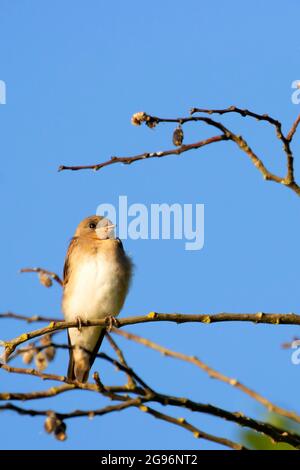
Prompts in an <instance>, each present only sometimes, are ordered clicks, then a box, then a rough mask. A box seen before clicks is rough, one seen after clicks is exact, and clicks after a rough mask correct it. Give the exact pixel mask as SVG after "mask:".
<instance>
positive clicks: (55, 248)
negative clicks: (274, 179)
mask: <svg viewBox="0 0 300 470" xmlns="http://www.w3.org/2000/svg"><path fill="white" fill-rule="evenodd" d="M0 9H1V14H0V79H1V80H4V81H5V82H6V86H7V104H6V105H0V128H1V139H0V152H1V166H0V188H1V195H2V197H1V203H0V204H1V228H2V229H1V244H0V258H1V268H0V282H1V286H2V289H1V307H0V308H1V311H3V312H4V311H7V310H11V311H14V312H18V313H23V314H28V315H32V314H41V315H53V316H56V317H57V318H61V311H60V296H61V293H60V290H59V288H58V287H56V286H54V287H53V288H52V289H50V290H47V289H45V288H43V287H42V286H41V285H39V283H38V280H37V279H36V278H35V277H34V276H32V275H19V274H18V270H19V269H20V268H21V267H24V266H43V267H46V268H48V269H51V270H53V271H57V272H59V273H61V272H62V267H63V260H64V256H65V252H66V248H67V245H68V241H69V239H70V237H71V236H72V234H73V231H74V230H75V227H76V225H77V224H78V222H79V221H80V220H81V219H82V218H84V217H85V216H87V215H90V214H92V213H94V212H95V211H96V208H97V206H98V205H99V204H101V203H103V202H108V203H112V204H117V201H118V197H119V195H126V196H127V197H128V201H129V203H130V204H131V203H135V202H138V203H142V204H146V205H147V206H148V205H149V204H151V203H162V202H166V203H169V204H172V203H174V202H179V203H181V204H184V203H192V204H196V203H202V204H205V245H204V248H203V249H202V250H201V251H194V252H192V251H190V252H189V251H185V250H184V245H183V242H182V241H178V240H174V241H172V240H171V241H165V240H158V241H151V240H138V241H134V240H127V241H126V242H125V247H126V249H127V250H128V252H129V253H130V254H131V255H132V257H133V260H134V262H135V265H136V270H135V277H134V282H133V286H132V289H131V292H130V295H129V296H128V299H127V302H126V305H125V307H124V309H123V312H122V316H129V315H134V314H146V313H148V312H149V311H151V310H156V311H161V312H183V313H202V312H204V313H208V312H211V313H213V312H218V311H231V312H237V313H238V312H256V311H270V312H289V311H296V312H299V302H300V298H299V270H298V266H299V261H300V256H299V249H298V247H299V236H300V222H299V210H300V202H299V200H298V198H297V196H296V195H295V194H294V193H292V192H290V191H288V190H287V189H285V188H283V187H280V186H279V185H275V184H273V183H266V182H264V181H263V179H262V178H261V176H260V174H259V173H258V172H257V171H256V170H255V168H254V167H253V166H252V165H251V163H250V162H249V160H248V159H247V158H246V156H245V155H243V154H242V153H240V152H239V150H238V149H236V148H235V147H234V146H233V144H231V143H227V142H225V143H221V144H217V145H215V146H209V147H206V148H205V149H201V150H199V151H194V152H190V153H187V154H185V155H184V156H181V157H169V158H165V159H162V160H151V161H150V160H149V161H144V162H139V163H136V164H134V165H131V166H122V165H114V166H112V167H110V168H106V169H104V170H103V171H100V172H99V173H93V172H76V173H75V172H74V173H71V172H70V173H69V172H62V173H58V172H57V167H58V166H59V165H60V164H89V163H96V162H101V161H104V160H106V159H107V158H109V157H110V156H111V155H135V154H137V153H140V152H143V151H146V150H147V151H154V150H162V149H167V148H170V147H171V146H172V143H171V138H172V131H173V127H172V126H166V125H162V126H159V127H158V128H156V129H154V130H151V129H148V128H146V127H145V128H144V127H143V128H137V127H133V126H132V125H131V124H130V117H131V115H132V114H133V113H134V112H136V111H141V110H143V111H146V112H148V113H150V114H151V113H152V114H154V115H159V116H164V117H175V116H182V115H187V114H188V110H189V108H191V107H193V106H197V107H211V108H214V107H218V108H222V107H227V106H229V105H232V104H235V105H237V106H241V107H248V108H250V109H253V110H255V111H257V112H262V113H266V112H267V113H269V114H271V115H274V116H275V117H278V118H279V119H281V120H282V122H283V123H284V129H288V128H289V127H290V125H291V123H292V122H293V120H294V119H295V117H296V116H297V113H299V112H300V108H299V106H297V105H295V104H292V101H291V93H292V89H291V83H292V82H293V81H294V80H297V79H299V78H300V77H299V53H300V42H299V37H298V36H299V35H298V30H299V27H298V26H299V24H298V23H299V20H298V19H299V13H300V5H299V2H297V1H296V0H290V1H289V2H288V3H287V4H285V5H284V6H283V4H282V2H280V1H278V0H274V1H272V3H271V2H259V1H257V0H255V1H253V2H251V3H248V4H245V3H244V4H243V5H241V2H238V1H235V0H228V1H227V2H226V3H224V2H221V1H219V2H211V3H210V4H209V3H207V2H199V1H192V0H188V1H186V2H185V3H184V4H183V3H179V2H177V3H176V2H171V1H168V0H165V1H164V2H161V1H158V0H153V1H152V2H148V3H141V2H138V1H130V2H121V1H118V2H116V1H113V2H109V3H108V2H104V1H95V0H90V1H89V2H83V1H75V2H74V1H72V2H71V1H69V0H65V1H64V2H59V1H57V0H53V1H51V2H49V1H48V2H39V1H33V0H28V1H27V2H22V1H20V0H14V1H9V0H0ZM224 122H225V123H227V125H228V126H229V125H231V127H232V128H233V130H236V132H238V133H243V134H244V135H245V137H246V138H247V140H248V141H249V144H250V145H252V146H253V147H254V148H255V149H256V150H257V152H258V153H259V154H260V155H262V156H263V158H264V161H265V162H266V163H267V164H268V165H269V166H270V168H272V169H273V170H274V171H279V172H280V171H281V172H283V171H284V157H283V154H282V152H281V147H280V144H279V142H278V141H277V139H275V138H274V135H273V130H272V129H269V128H268V126H267V125H265V124H263V123H260V122H255V121H254V122H251V121H246V120H242V119H239V118H235V117H226V119H224ZM210 135H212V131H211V130H210V129H206V128H205V126H203V125H199V126H197V127H196V126H190V127H188V128H187V129H186V142H192V141H195V140H199V139H200V138H205V137H207V136H210ZM293 148H294V150H295V155H296V170H297V167H298V164H297V150H298V148H299V140H298V139H297V138H296V139H295V142H294V144H293ZM25 328H26V329H27V330H30V329H31V327H30V326H25ZM128 330H132V331H134V332H137V333H139V334H142V335H144V336H146V337H148V338H151V339H153V340H155V341H158V342H160V343H163V344H164V345H165V346H167V347H170V348H174V349H175V350H178V351H183V352H187V353H189V354H192V355H197V356H199V357H200V358H201V359H203V360H205V361H207V363H208V364H210V365H211V366H213V367H215V368H217V369H218V370H220V371H222V372H224V373H226V374H228V375H230V376H233V377H236V378H238V379H240V380H241V381H243V382H245V383H246V384H248V385H249V386H251V387H252V388H254V389H256V390H257V391H259V392H261V393H262V394H265V395H266V396H267V397H268V398H269V399H271V400H273V401H274V402H276V403H278V404H280V405H282V406H286V407H288V408H291V409H296V410H297V409H298V411H300V410H299V374H300V368H299V367H296V366H294V365H292V364H291V361H290V352H287V351H283V350H282V349H281V343H282V342H284V341H288V340H290V339H292V337H293V336H294V335H297V334H298V331H297V330H296V329H295V328H294V327H287V326H280V327H276V326H264V325H252V324H249V325H248V324H238V323H232V324H225V323H223V324H222V323H220V324H214V325H198V324H190V325H182V326H175V325H172V324H170V325H169V324H155V325H154V324H149V325H146V326H143V325H141V326H139V327H132V328H130V329H129V328H128ZM22 331H24V324H21V323H20V324H19V323H17V322H13V321H5V320H1V334H0V336H1V338H5V339H8V338H10V337H13V336H16V335H17V334H18V333H21V332H22ZM64 335H65V333H62V334H61V338H60V340H61V341H63V340H64V337H65V336H64ZM120 344H122V346H124V351H125V352H126V353H127V356H128V359H129V362H130V363H131V365H132V366H133V367H135V368H136V370H137V371H138V372H139V373H140V374H142V375H143V376H144V378H145V379H146V380H148V381H149V382H150V383H151V384H152V385H153V386H154V387H156V388H157V389H158V390H160V391H162V392H165V393H173V394H177V395H184V396H189V397H191V398H193V399H195V400H198V401H202V402H204V403H212V404H216V405H219V406H222V407H224V408H227V409H229V410H233V411H236V410H243V411H244V412H245V413H248V414H249V415H251V416H255V417H261V416H262V413H263V412H264V410H263V409H261V408H260V407H259V406H258V405H257V404H256V403H255V402H253V401H252V400H251V399H250V398H247V397H246V396H244V395H243V394H241V393H240V392H238V391H236V390H233V389H231V388H230V387H228V386H226V385H224V384H221V383H218V382H216V381H212V380H209V379H208V378H207V376H206V375H205V374H204V373H202V372H201V371H198V370H197V369H194V368H193V367H192V366H189V365H186V364H183V363H177V362H175V361H173V360H172V359H167V358H161V357H160V356H158V355H157V354H156V353H154V352H151V351H147V350H145V349H142V348H140V347H139V346H136V345H133V344H130V343H127V342H125V341H121V342H120ZM103 350H105V351H109V346H108V345H107V344H104V345H103ZM66 364H67V359H66V354H65V353H60V354H59V355H58V358H57V359H56V361H55V362H54V363H53V364H51V366H50V367H49V371H53V372H55V373H60V374H63V373H65V370H66ZM96 368H97V369H98V370H100V371H101V372H102V373H103V380H104V381H106V382H107V383H119V382H120V380H121V376H120V374H118V373H117V372H115V371H111V370H110V369H109V368H107V366H106V365H103V364H102V363H101V362H99V363H96ZM0 377H1V379H0V380H1V383H0V389H1V391H8V390H9V391H14V390H20V391H26V390H28V391H29V390H33V389H44V388H46V387H47V386H50V385H51V384H50V383H49V384H48V383H40V382H39V381H38V380H36V379H34V378H32V379H27V378H24V377H14V376H10V375H8V374H7V373H5V372H1V373H0ZM103 405H104V400H103V399H102V398H98V397H94V396H93V395H91V394H88V393H86V394H83V393H78V392H74V393H72V394H68V395H67V394H66V395H62V396H60V397H58V398H56V399H55V398H54V399H51V400H48V401H47V402H46V401H44V402H43V401H40V402H38V401H35V402H30V403H25V404H24V407H35V408H41V409H44V408H52V407H53V408H55V409H58V410H61V411H64V410H71V409H76V408H82V409H88V408H92V407H100V406H103ZM172 412H173V414H174V416H181V415H182V411H181V410H173V411H172ZM186 416H187V417H188V415H186ZM189 419H190V421H191V422H192V423H194V424H195V425H198V426H199V427H200V428H201V429H203V430H204V431H207V432H212V433H216V434H218V435H224V436H228V437H231V438H232V439H238V430H237V428H236V427H234V426H232V425H230V424H228V423H224V422H222V421H220V420H216V419H215V418H211V417H209V416H204V415H199V416H196V415H193V416H190V418H189ZM0 420H1V421H0V422H1V428H0V429H1V430H2V431H1V432H0V436H1V439H0V447H1V448H7V449H15V448H20V449H24V448H40V449H93V448H95V449H118V448H121V449H132V448H140V449H143V448H147V449H151V448H153V449H177V448H178V449H181V448H186V449H196V448H202V449H211V448H217V447H216V446H215V445H211V444H209V443H206V442H201V441H198V440H196V439H194V438H193V437H192V436H191V435H189V434H188V433H187V432H186V431H184V430H181V429H176V428H174V427H172V426H170V425H168V424H164V423H160V422H157V421H156V420H154V419H153V418H151V417H150V416H145V415H144V414H142V413H140V412H139V411H137V410H128V411H124V412H123V413H122V414H120V413H119V414H114V415H108V416H105V417H103V418H99V419H94V420H92V421H91V420H88V419H82V420H74V421H73V422H72V423H71V422H70V426H69V429H68V440H67V441H66V442H64V443H60V442H58V441H56V440H54V439H53V438H52V437H51V436H48V435H46V434H45V433H44V431H43V421H42V419H32V418H29V417H20V416H17V415H13V414H12V413H9V412H6V413H2V414H1V416H0ZM4 430H5V432H4Z"/></svg>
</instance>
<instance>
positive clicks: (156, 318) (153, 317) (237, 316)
mask: <svg viewBox="0 0 300 470" xmlns="http://www.w3.org/2000/svg"><path fill="white" fill-rule="evenodd" d="M160 321H169V322H173V323H178V324H180V323H190V322H196V323H205V324H209V323H217V322H228V321H242V322H252V323H264V324H272V325H279V324H282V325H300V315H297V314H295V313H263V312H258V313H216V314H181V313H157V312H150V313H149V314H148V315H146V316H142V315H141V316H136V317H127V318H122V319H119V320H118V326H119V327H123V326H127V325H137V324H141V323H149V322H160ZM77 326H78V324H77V322H76V321H72V322H65V321H58V322H51V323H50V324H49V325H48V326H46V327H44V328H40V329H38V330H34V331H31V332H28V333H23V334H21V335H20V336H17V337H16V338H13V339H11V340H9V341H2V344H3V346H4V347H5V356H4V359H5V360H6V361H7V360H8V358H9V356H10V355H11V354H12V353H13V352H14V350H15V349H16V347H17V346H19V345H20V344H23V343H25V342H26V341H29V340H31V339H34V338H37V337H39V336H43V335H45V334H49V333H53V332H54V331H60V330H65V329H67V328H76V327H77ZM81 326H82V327H83V328H86V327H91V326H107V319H103V320H89V321H88V320H82V325H81Z"/></svg>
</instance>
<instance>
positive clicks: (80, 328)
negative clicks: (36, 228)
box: [76, 317, 82, 333]
mask: <svg viewBox="0 0 300 470" xmlns="http://www.w3.org/2000/svg"><path fill="white" fill-rule="evenodd" d="M76 321H77V328H78V331H80V333H81V330H82V320H81V318H80V317H76Z"/></svg>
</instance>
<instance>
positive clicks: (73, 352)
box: [68, 329, 105, 383]
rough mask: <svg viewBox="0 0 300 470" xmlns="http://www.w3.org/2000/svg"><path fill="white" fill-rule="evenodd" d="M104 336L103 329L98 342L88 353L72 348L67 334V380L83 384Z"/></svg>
mask: <svg viewBox="0 0 300 470" xmlns="http://www.w3.org/2000/svg"><path fill="white" fill-rule="evenodd" d="M104 336H105V329H103V330H102V331H101V333H100V335H99V338H98V341H97V343H96V345H95V348H94V350H93V351H91V352H90V351H88V350H86V349H84V348H81V347H75V348H73V347H72V345H71V341H70V336H69V334H68V341H69V347H70V348H69V366H68V379H71V380H78V382H81V383H85V382H87V380H88V378H89V372H90V369H91V367H92V365H93V363H94V361H95V358H96V355H97V352H98V350H99V348H100V346H101V343H102V341H103V338H104Z"/></svg>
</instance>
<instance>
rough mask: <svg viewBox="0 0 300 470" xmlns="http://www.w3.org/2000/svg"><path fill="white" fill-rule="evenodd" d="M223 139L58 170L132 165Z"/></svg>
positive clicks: (208, 140)
mask: <svg viewBox="0 0 300 470" xmlns="http://www.w3.org/2000/svg"><path fill="white" fill-rule="evenodd" d="M222 140H228V139H227V137H226V136H225V135H223V134H221V135H216V136H214V137H210V138H209V139H204V140H200V141H199V142H195V143H194V144H189V145H182V146H181V147H178V148H174V149H171V150H165V151H163V152H145V153H141V154H139V155H135V156H133V157H111V158H110V160H107V161H106V162H103V163H96V164H94V165H80V166H65V165H61V166H60V167H59V169H58V171H63V170H72V171H78V170H94V171H98V170H101V168H104V167H106V166H109V165H113V164H114V163H124V164H125V165H130V164H131V163H134V162H137V161H139V160H147V159H149V158H162V157H168V156H170V155H181V154H182V153H184V152H188V151H189V150H196V149H199V148H201V147H205V146H206V145H209V144H212V143H215V142H221V141H222Z"/></svg>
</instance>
